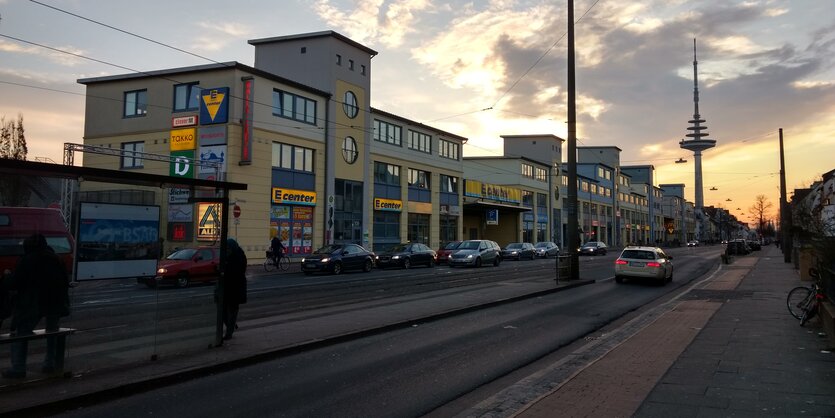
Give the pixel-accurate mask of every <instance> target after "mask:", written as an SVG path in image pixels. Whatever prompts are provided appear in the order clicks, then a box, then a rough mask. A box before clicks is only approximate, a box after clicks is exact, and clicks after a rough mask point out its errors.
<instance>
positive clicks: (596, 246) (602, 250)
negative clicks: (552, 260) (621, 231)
mask: <svg viewBox="0 0 835 418" xmlns="http://www.w3.org/2000/svg"><path fill="white" fill-rule="evenodd" d="M606 248H608V247H607V246H606V244H604V243H602V242H600V241H589V242H587V243H585V244H583V246H582V247H580V248H578V249H577V251H578V252H579V253H580V255H606Z"/></svg>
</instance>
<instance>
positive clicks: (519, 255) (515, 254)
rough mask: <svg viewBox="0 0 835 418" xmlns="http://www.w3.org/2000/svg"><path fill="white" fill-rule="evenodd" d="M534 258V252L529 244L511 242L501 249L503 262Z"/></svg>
mask: <svg viewBox="0 0 835 418" xmlns="http://www.w3.org/2000/svg"><path fill="white" fill-rule="evenodd" d="M535 256H536V250H534V248H533V244H531V243H530V242H511V243H510V244H507V246H505V247H504V248H503V249H502V259H503V260H507V259H512V260H522V259H525V258H527V259H529V260H533V258H534V257H535Z"/></svg>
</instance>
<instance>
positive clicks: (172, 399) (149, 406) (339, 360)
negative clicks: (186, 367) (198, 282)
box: [66, 247, 719, 417]
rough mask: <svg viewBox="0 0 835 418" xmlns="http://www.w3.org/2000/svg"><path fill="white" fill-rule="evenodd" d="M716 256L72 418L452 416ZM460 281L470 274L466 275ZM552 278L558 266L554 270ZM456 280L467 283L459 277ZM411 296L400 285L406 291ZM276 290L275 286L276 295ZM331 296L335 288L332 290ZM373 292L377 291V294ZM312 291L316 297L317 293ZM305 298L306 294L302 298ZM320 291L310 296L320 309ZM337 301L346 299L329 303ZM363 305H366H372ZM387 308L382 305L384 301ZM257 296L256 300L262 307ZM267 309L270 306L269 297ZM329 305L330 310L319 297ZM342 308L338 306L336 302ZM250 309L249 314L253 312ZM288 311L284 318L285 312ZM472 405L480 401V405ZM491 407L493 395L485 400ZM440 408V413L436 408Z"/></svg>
mask: <svg viewBox="0 0 835 418" xmlns="http://www.w3.org/2000/svg"><path fill="white" fill-rule="evenodd" d="M718 248H719V247H715V248H711V247H705V248H696V249H692V248H682V249H675V250H672V251H671V252H670V253H671V254H672V255H673V256H674V257H675V260H674V261H675V266H676V270H675V279H674V281H673V283H672V284H671V285H667V286H663V287H658V286H654V285H651V284H641V283H631V284H623V285H618V284H615V283H614V281H613V280H609V279H610V278H611V275H612V262H613V260H614V258H615V257H616V255H615V254H611V253H610V254H609V255H607V256H602V257H583V258H582V260H581V269H582V270H581V271H583V276H584V278H595V279H597V280H599V281H598V283H595V284H594V285H591V286H583V287H579V288H575V289H570V290H567V291H563V292H558V293H554V294H551V295H548V296H541V297H537V298H531V299H526V300H522V301H519V302H515V303H511V304H505V305H501V306H496V307H492V308H489V309H483V310H478V311H475V312H471V313H467V314H464V315H459V316H455V317H451V318H447V319H443V320H437V321H434V322H429V323H419V324H415V325H414V326H412V327H409V328H405V329H399V330H396V331H392V332H387V333H384V334H379V335H374V336H371V337H366V338H362V339H357V340H353V341H349V342H346V343H343V344H339V345H335V346H331V347H326V348H321V349H316V350H312V351H308V352H304V353H301V354H298V355H293V356H288V357H284V358H279V359H276V360H272V361H267V362H264V363H259V364H257V365H253V366H249V367H244V368H240V369H236V370H233V371H230V372H226V373H222V374H219V375H214V376H209V377H205V378H200V379H196V380H193V381H189V382H185V383H182V384H178V385H174V386H170V387H165V388H160V389H157V390H152V391H149V392H146V393H141V394H136V395H133V396H130V397H126V398H122V399H119V400H116V401H112V402H109V403H105V404H101V405H96V406H93V407H88V408H84V409H80V410H76V411H72V412H70V413H67V414H66V415H67V416H115V415H124V414H125V413H127V411H129V415H132V416H139V415H158V416H160V415H161V416H186V417H190V416H201V417H202V416H207V415H209V416H245V415H252V416H363V417H368V416H397V417H403V416H422V415H425V414H429V413H432V412H433V411H435V414H439V412H438V411H443V412H442V413H441V414H440V415H452V414H453V413H455V412H456V410H460V409H461V408H463V407H465V406H466V402H461V401H460V399H461V398H462V397H464V398H467V399H470V400H473V401H474V400H476V399H478V398H479V397H480V396H481V395H478V393H479V389H478V388H480V387H482V388H483V387H486V386H489V385H490V383H491V382H494V381H496V379H501V378H502V377H503V376H506V375H508V374H509V373H513V372H514V371H517V370H519V369H520V368H524V367H527V366H528V365H530V364H532V363H534V362H536V361H537V360H539V359H542V358H543V357H545V356H549V355H553V353H555V352H557V351H558V350H559V348H560V347H564V346H566V345H568V344H571V343H572V342H575V341H577V340H579V339H582V338H583V337H584V336H587V335H589V334H590V333H593V332H594V331H595V330H598V329H600V328H601V327H603V326H605V325H606V324H609V323H611V322H612V321H615V320H617V319H618V318H620V317H622V316H623V315H624V314H627V313H629V312H631V311H634V310H636V309H640V308H641V307H642V306H644V305H646V304H649V303H652V302H654V301H657V300H658V299H659V298H664V297H666V296H667V295H670V294H673V293H675V292H674V291H675V289H677V288H678V287H681V286H684V285H685V284H687V283H689V282H691V281H692V280H695V279H697V278H698V277H700V276H701V275H703V274H704V273H706V272H708V270H709V269H710V267H711V266H712V265H713V264H715V262H716V259H717V258H718V256H717V255H718V251H719V250H718ZM545 263H548V265H551V263H553V260H539V261H532V262H531V261H521V262H505V263H503V264H502V266H500V267H499V268H495V269H492V268H490V267H484V268H481V269H478V270H475V269H466V270H461V269H454V270H453V271H452V272H449V273H448V272H447V270H448V269H447V268H446V267H440V268H435V269H423V273H421V272H420V271H421V269H414V270H410V271H408V272H405V271H402V270H391V271H382V272H379V271H375V272H372V273H369V274H362V273H359V274H358V275H357V276H356V277H354V276H352V275H346V276H343V277H339V278H336V279H334V278H331V277H327V278H326V277H322V278H319V280H321V282H318V283H316V284H315V285H314V284H310V285H311V286H314V287H319V286H321V288H320V289H319V294H328V292H330V291H333V292H334V293H340V292H339V291H338V290H337V289H339V288H342V289H343V290H344V289H345V288H346V287H347V288H350V287H354V286H356V287H358V288H359V289H362V291H359V290H358V291H357V292H356V293H353V292H351V291H347V292H345V293H349V294H352V293H353V294H354V295H355V296H354V297H363V296H361V295H362V294H363V293H367V292H369V291H372V292H373V293H380V291H379V290H380V289H395V290H393V291H394V292H397V291H398V290H397V289H400V291H406V290H403V289H414V288H416V287H419V283H427V285H428V286H432V283H435V282H436V281H437V279H435V278H434V277H436V276H441V277H442V278H445V281H449V279H450V276H448V275H452V276H451V277H453V278H454V280H455V281H462V282H465V283H466V282H467V281H469V280H480V281H484V280H487V281H489V280H505V281H506V280H511V279H518V280H524V277H530V275H531V274H536V273H535V272H536V271H538V268H539V267H538V266H539V265H540V264H542V267H541V268H542V273H543V274H544V272H545V271H546V270H547V268H546V266H545ZM459 272H463V273H459ZM550 272H551V274H553V267H551V269H550ZM459 274H460V275H461V276H459ZM269 280H270V279H265V280H264V281H263V283H260V282H261V279H260V278H259V279H258V280H255V281H254V283H253V284H254V286H253V288H255V289H258V288H260V289H262V290H255V293H256V294H258V293H259V292H261V291H263V292H265V293H264V294H265V295H267V294H269V292H270V291H271V290H270V289H272V288H275V287H277V288H283V289H284V290H285V291H286V290H287V289H289V288H293V287H301V288H305V287H306V286H304V285H303V282H299V283H292V282H293V280H287V281H285V280H282V282H281V284H276V283H275V281H272V282H268V281H269ZM401 282H402V285H403V287H402V288H401V287H400V286H397V284H398V283H401ZM267 283H272V284H267ZM332 286H333V287H332ZM374 289H376V290H374ZM308 290H310V289H308ZM302 293H304V292H302ZM314 293H315V292H311V293H310V294H309V295H308V296H309V297H310V298H311V300H314V299H315V298H314V297H313V294H314ZM331 297H333V298H337V299H338V297H337V296H331ZM365 297H368V295H366V296H365ZM378 297H379V295H378ZM259 298H260V296H256V300H258V299H259ZM264 298H265V299H268V298H267V297H266V296H264ZM321 300H328V298H327V297H324V296H323V297H322V299H321ZM331 302H333V299H331ZM247 309H250V307H249V306H247ZM279 309H281V308H279ZM474 394H475V395H474ZM484 396H487V394H484ZM439 408H440V409H439Z"/></svg>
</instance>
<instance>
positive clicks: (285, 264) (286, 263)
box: [278, 256, 290, 271]
mask: <svg viewBox="0 0 835 418" xmlns="http://www.w3.org/2000/svg"><path fill="white" fill-rule="evenodd" d="M278 268H280V269H281V271H287V269H289V268H290V259H289V258H288V257H286V256H285V257H281V260H279V261H278Z"/></svg>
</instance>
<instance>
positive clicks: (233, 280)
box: [223, 238, 246, 340]
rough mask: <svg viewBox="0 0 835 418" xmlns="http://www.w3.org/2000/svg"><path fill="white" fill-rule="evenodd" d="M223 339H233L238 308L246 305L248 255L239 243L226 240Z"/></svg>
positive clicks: (230, 239)
mask: <svg viewBox="0 0 835 418" xmlns="http://www.w3.org/2000/svg"><path fill="white" fill-rule="evenodd" d="M223 280H224V283H223V324H224V325H225V326H226V331H225V332H224V334H223V339H224V340H228V339H230V338H232V334H233V333H234V332H235V328H237V322H238V307H239V305H241V304H243V303H246V254H244V250H242V249H241V247H240V245H238V242H237V241H235V240H234V239H232V238H229V239H228V240H226V271H225V272H224V274H223Z"/></svg>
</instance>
